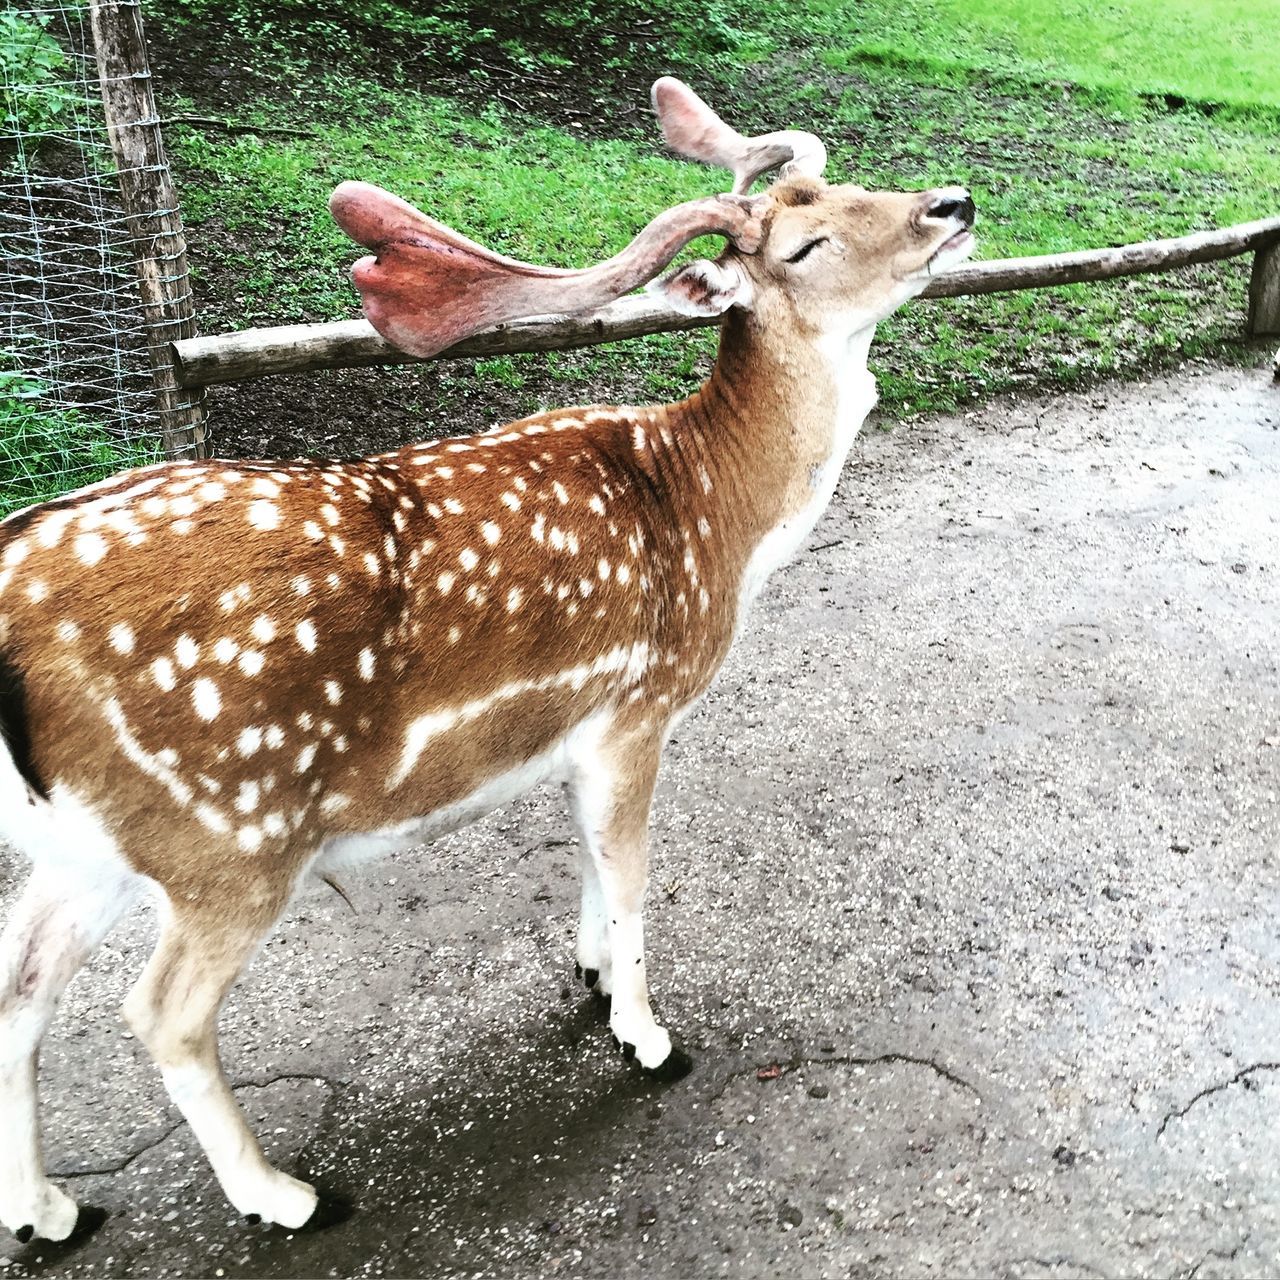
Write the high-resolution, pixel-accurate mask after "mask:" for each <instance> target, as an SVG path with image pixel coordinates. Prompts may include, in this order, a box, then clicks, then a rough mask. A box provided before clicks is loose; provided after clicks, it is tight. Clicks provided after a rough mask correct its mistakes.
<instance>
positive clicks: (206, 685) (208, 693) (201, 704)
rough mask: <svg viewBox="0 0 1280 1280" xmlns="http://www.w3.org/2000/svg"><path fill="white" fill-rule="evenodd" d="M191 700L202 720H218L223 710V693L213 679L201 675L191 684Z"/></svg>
mask: <svg viewBox="0 0 1280 1280" xmlns="http://www.w3.org/2000/svg"><path fill="white" fill-rule="evenodd" d="M191 701H192V704H193V705H194V706H195V709H196V715H198V716H199V717H200V719H201V720H216V719H217V718H218V712H219V711H221V710H222V695H221V694H220V693H219V692H218V686H217V685H216V684H214V683H213V681H212V680H209V679H206V678H204V677H201V678H200V679H199V680H197V681H196V682H195V684H194V685H192V686H191Z"/></svg>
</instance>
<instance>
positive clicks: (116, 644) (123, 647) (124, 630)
mask: <svg viewBox="0 0 1280 1280" xmlns="http://www.w3.org/2000/svg"><path fill="white" fill-rule="evenodd" d="M107 638H108V639H109V640H110V641H111V647H112V648H113V649H114V650H115V651H116V652H117V653H125V654H128V653H132V652H133V650H134V645H135V644H136V643H137V641H136V640H135V638H134V634H133V628H132V627H130V626H127V625H126V624H125V623H123V622H117V623H116V624H115V626H114V627H112V628H111V630H110V631H109V632H108V633H107Z"/></svg>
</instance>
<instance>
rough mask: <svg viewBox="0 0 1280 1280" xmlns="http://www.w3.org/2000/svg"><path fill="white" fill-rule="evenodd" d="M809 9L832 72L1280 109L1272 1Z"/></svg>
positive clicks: (1063, 1) (950, 1) (991, 2)
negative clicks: (1004, 82)
mask: <svg viewBox="0 0 1280 1280" xmlns="http://www.w3.org/2000/svg"><path fill="white" fill-rule="evenodd" d="M814 10H815V12H813V13H812V14H811V20H812V22H813V25H814V28H815V35H820V36H824V37H826V38H827V44H826V49H825V51H824V54H823V57H824V61H826V62H827V63H828V65H832V66H846V67H847V66H848V65H849V64H850V63H851V62H857V61H859V60H865V59H870V58H881V59H888V60H890V61H895V62H899V63H902V62H906V63H912V62H914V63H916V64H918V65H919V67H920V68H922V69H928V68H933V69H935V70H937V69H941V70H950V69H955V68H961V69H964V70H967V71H976V72H980V73H985V72H992V71H994V72H999V73H1003V74H1007V75H1012V76H1016V77H1018V78H1021V79H1034V80H1040V81H1061V82H1069V83H1073V84H1077V85H1082V86H1086V87H1089V88H1094V89H1101V90H1105V91H1110V92H1117V93H1119V94H1121V95H1124V96H1128V95H1132V94H1143V93H1146V94H1160V95H1164V94H1170V95H1173V96H1175V97H1177V98H1180V99H1184V100H1186V101H1190V102H1197V103H1214V104H1228V105H1232V106H1236V107H1242V108H1246V109H1249V108H1256V107H1270V108H1275V107H1280V75H1277V73H1276V58H1275V38H1276V32H1277V31H1280V0H1161V3H1160V4H1159V5H1155V4H1153V3H1152V2H1151V0H1107V2H1106V3H1105V4H1103V3H1099V0H1056V2H1055V3H1053V4H1044V3H1041V2H1040V0H892V2H889V0H872V3H859V4H856V5H854V4H850V3H848V0H827V2H826V3H821V4H818V5H816V6H814ZM777 16H778V17H779V18H781V19H783V20H785V17H786V12H785V11H780V12H779V14H778V15H777Z"/></svg>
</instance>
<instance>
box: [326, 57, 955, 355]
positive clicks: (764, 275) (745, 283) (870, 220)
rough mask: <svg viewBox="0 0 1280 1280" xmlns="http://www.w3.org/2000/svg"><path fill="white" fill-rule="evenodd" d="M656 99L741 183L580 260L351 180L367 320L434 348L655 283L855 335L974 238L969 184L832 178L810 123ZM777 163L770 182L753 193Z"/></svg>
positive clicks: (344, 208) (676, 301) (357, 272)
mask: <svg viewBox="0 0 1280 1280" xmlns="http://www.w3.org/2000/svg"><path fill="white" fill-rule="evenodd" d="M653 102H654V109H655V111H656V112H657V115H658V119H659V121H660V122H661V124H662V128H663V132H664V134H665V136H666V139H667V142H668V143H669V145H670V146H671V147H672V148H673V149H674V150H676V151H678V152H680V153H681V154H682V155H685V156H688V157H690V158H691V159H695V160H699V161H701V162H703V163H706V164H711V165H718V166H721V167H723V168H727V169H730V170H732V171H733V173H734V178H735V181H734V188H733V191H732V192H731V193H728V194H725V195H719V196H709V197H707V198H705V199H702V200H693V201H689V202H687V203H685V204H680V205H676V206H674V207H673V208H671V209H668V210H666V212H664V213H662V214H660V215H659V216H658V217H657V218H655V219H654V220H653V221H652V222H651V223H650V224H649V225H648V226H647V227H646V228H645V229H644V230H643V231H642V232H641V233H640V234H639V235H638V236H637V237H636V238H635V239H634V240H633V241H632V242H631V244H630V245H628V246H627V247H626V248H625V249H624V250H623V251H622V252H621V253H619V254H617V255H616V256H615V257H613V258H610V259H609V260H608V261H607V262H603V263H600V264H599V265H598V266H595V267H590V268H586V269H584V270H577V271H565V270H558V269H555V268H550V267H540V266H534V265H531V264H529V263H524V262H517V261H515V260H514V259H511V258H505V257H502V256H500V255H499V254H495V253H493V252H491V251H490V250H488V249H486V248H484V246H482V245H479V244H476V243H475V242H474V241H471V240H468V239H467V238H466V237H464V236H461V235H459V234H458V233H457V232H456V231H453V230H452V229H451V228H449V227H446V226H444V225H443V224H442V223H439V222H436V221H434V220H433V219H431V218H428V217H427V216H426V215H425V214H423V213H421V212H419V211H418V210H417V209H415V208H414V207H413V206H412V205H409V204H406V203H405V202H404V201H403V200H400V199H398V198H397V197H395V196H393V195H391V194H389V193H388V192H386V191H383V190H381V189H380V188H378V187H374V186H370V185H368V184H366V183H360V182H344V183H343V184H342V185H341V186H340V187H338V189H337V190H336V191H335V192H334V194H333V197H332V199H331V200H330V208H331V209H332V211H333V215H334V217H335V218H336V219H337V221H338V223H339V224H340V225H341V226H342V228H343V229H344V230H345V231H346V232H347V234H348V235H350V236H351V237H352V238H353V239H354V240H356V241H357V242H358V243H360V244H362V245H364V246H366V247H367V248H369V249H372V250H373V253H372V254H371V255H370V256H368V257H365V258H362V259H361V260H360V261H359V262H358V263H357V264H356V266H355V268H354V272H353V274H354V278H355V281H356V284H357V286H358V288H359V289H360V293H361V295H362V298H363V301H364V307H365V314H366V315H367V316H368V317H369V320H370V321H371V323H372V324H373V326H374V327H375V328H376V329H377V330H378V331H379V332H380V333H381V334H382V335H383V336H384V337H386V338H387V339H388V341H390V342H392V343H394V344H395V345H396V346H398V347H401V348H403V349H404V350H406V351H409V352H412V353H413V354H415V355H421V356H428V355H434V354H435V353H437V352H439V351H442V350H444V349H445V348H446V347H449V346H452V345H453V344H454V343H455V342H459V341H461V340H462V339H463V338H465V337H468V336H470V335H471V334H473V333H477V332H479V331H480V330H482V329H486V328H488V327H490V326H492V325H495V324H500V323H502V322H504V321H508V320H514V319H518V318H521V317H524V316H531V315H542V314H547V313H561V312H579V311H588V310H591V309H593V308H595V307H599V306H602V305H603V304H605V303H607V302H611V301H612V300H613V299H615V298H618V297H620V296H622V295H623V294H624V293H628V292H630V291H631V290H632V289H634V288H636V287H638V286H639V285H641V284H644V283H646V282H652V283H651V284H650V288H651V289H652V290H653V291H654V292H656V293H659V294H661V295H662V296H664V297H665V298H666V299H667V300H668V301H669V303H670V304H671V305H672V306H673V307H675V308H676V309H677V310H679V311H681V312H684V313H685V314H688V315H696V316H714V315H720V314H723V313H725V312H727V311H729V310H731V309H732V308H735V307H736V308H741V309H744V310H748V311H751V312H754V313H755V314H757V315H758V316H760V317H761V319H762V321H764V322H766V323H787V322H790V323H791V324H795V325H799V326H800V327H801V328H802V329H804V330H807V331H809V332H811V333H813V334H815V335H817V334H827V333H840V332H843V333H845V334H852V333H853V332H856V331H858V330H860V329H866V328H869V327H870V326H871V325H872V324H874V323H875V322H876V321H877V320H880V319H883V318H884V317H885V316H887V315H888V314H889V313H890V312H892V311H893V310H894V309H895V308H897V307H898V306H900V305H901V304H902V303H903V302H904V301H906V300H907V299H908V298H910V297H912V296H913V295H914V294H917V293H919V292H920V291H921V290H922V289H923V288H924V287H925V286H926V285H927V284H928V282H929V279H930V276H931V275H933V274H934V273H936V272H938V271H941V270H944V269H945V268H946V267H948V266H950V265H952V264H954V263H956V262H959V261H961V260H962V259H964V258H966V257H967V256H968V255H969V254H970V253H971V252H972V250H973V247H974V239H973V235H972V233H971V228H972V226H973V221H974V206H973V201H972V199H971V198H970V196H969V193H968V192H967V191H965V190H963V189H961V188H959V187H945V188H939V189H935V190H932V191H924V192H915V193H907V194H904V193H896V192H872V191H865V190H863V189H862V188H861V187H857V186H848V185H828V184H827V183H826V182H824V181H823V178H822V172H823V170H824V169H825V167H826V149H825V147H824V146H823V145H822V143H821V142H820V141H819V140H818V139H817V138H816V137H814V136H813V135H812V134H809V133H803V132H800V131H796V130H784V131H781V132H777V133H770V134H764V135H761V136H758V137H754V138H747V137H744V136H743V135H741V134H740V133H738V132H737V131H736V130H734V129H731V128H730V127H729V126H728V125H726V124H725V123H724V122H723V121H722V120H721V119H720V117H719V116H717V115H716V113H715V112H714V111H712V110H711V108H710V107H708V106H707V104H706V103H704V102H703V101H702V100H701V99H700V98H699V97H698V96H697V94H695V93H694V92H693V90H691V89H690V88H689V87H688V86H687V85H684V84H682V83H681V82H680V81H679V80H675V79H672V78H670V77H664V78H663V79H661V80H659V81H657V82H656V83H655V85H654V86H653ZM779 168H780V169H781V174H780V179H779V181H778V182H776V183H775V184H774V185H773V186H771V187H770V188H769V189H768V190H767V191H766V192H765V193H764V194H762V195H758V196H750V195H748V194H747V192H748V191H749V190H750V188H751V185H752V184H753V182H754V181H755V180H756V179H757V178H758V177H760V176H761V175H763V174H765V173H767V172H769V171H771V170H773V169H779ZM713 233H714V234H719V235H723V236H724V237H725V239H726V241H727V246H726V249H725V251H724V253H722V254H721V255H720V257H719V258H717V259H716V260H715V261H714V262H713V261H709V260H706V259H700V260H698V261H695V262H691V263H688V264H687V265H685V266H683V267H681V268H679V269H678V270H677V271H675V272H673V273H672V274H670V275H669V276H667V277H665V278H664V279H661V280H656V279H655V278H656V277H657V276H658V275H659V273H660V272H661V271H662V270H663V269H664V268H665V267H666V266H668V264H669V263H670V262H671V261H672V259H673V258H674V257H675V256H676V254H677V253H679V252H680V250H681V249H682V248H683V247H684V246H685V245H686V244H688V243H689V242H690V241H691V240H694V239H696V238H697V237H698V236H702V235H707V234H713Z"/></svg>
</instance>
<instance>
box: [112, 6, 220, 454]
mask: <svg viewBox="0 0 1280 1280" xmlns="http://www.w3.org/2000/svg"><path fill="white" fill-rule="evenodd" d="M89 11H90V20H91V22H92V26H93V40H94V48H95V50H96V53H97V62H98V76H99V79H100V82H101V87H102V104H103V108H104V110H105V113H106V119H107V133H108V136H109V137H110V139H111V150H112V152H113V154H114V155H115V161H116V169H117V173H118V177H119V183H120V195H121V200H122V203H123V205H124V213H125V219H126V225H127V226H128V228H129V233H130V236H131V239H132V242H133V243H132V248H133V253H134V261H135V264H136V266H137V272H138V290H139V294H140V297H141V302H142V315H143V320H144V322H145V325H146V336H147V353H148V357H149V359H150V362H151V375H152V380H153V383H154V386H155V394H156V407H157V411H158V413H159V418H160V432H161V438H162V440H163V442H164V451H165V456H166V457H169V458H199V457H204V456H205V455H206V453H207V445H206V439H205V425H204V418H205V411H204V391H203V388H202V387H201V385H200V384H198V383H185V382H182V381H181V380H180V378H179V367H178V362H177V358H176V356H175V354H174V347H173V344H174V343H175V342H179V341H183V340H188V339H191V338H193V337H194V336H195V300H194V298H193V297H192V293H191V278H190V275H189V273H188V271H187V246H186V240H185V239H184V237H183V232H182V215H181V213H180V212H179V209H178V199H177V195H176V193H175V191H174V186H173V178H172V176H171V174H170V172H169V162H168V159H167V157H166V156H165V150H164V141H163V139H162V137H161V132H160V117H159V114H158V113H157V111H156V103H155V95H154V93H153V92H152V87H151V68H150V66H149V64H148V62H147V45H146V40H145V38H144V36H143V31H142V15H141V12H140V10H139V6H138V0H92V3H91V4H90V6H89Z"/></svg>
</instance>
